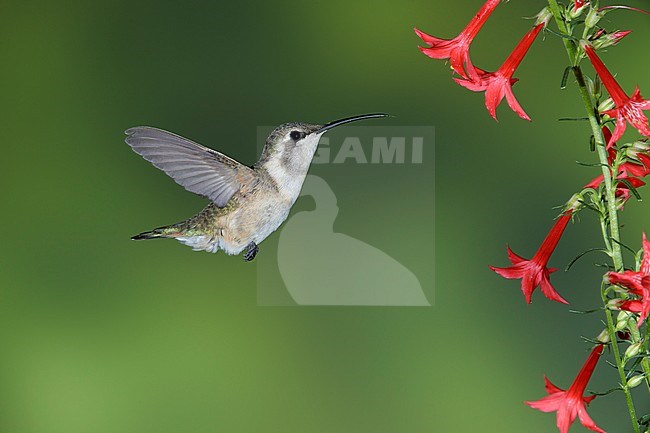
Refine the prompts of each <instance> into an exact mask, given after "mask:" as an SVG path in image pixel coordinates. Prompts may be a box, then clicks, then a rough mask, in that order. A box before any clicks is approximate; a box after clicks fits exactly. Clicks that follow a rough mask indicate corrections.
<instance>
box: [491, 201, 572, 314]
mask: <svg viewBox="0 0 650 433" xmlns="http://www.w3.org/2000/svg"><path fill="white" fill-rule="evenodd" d="M570 219H571V211H566V212H564V213H563V214H562V216H561V217H560V218H558V219H557V221H556V222H555V224H554V225H553V228H552V229H551V231H550V232H549V233H548V235H546V238H545V239H544V241H543V242H542V245H541V246H540V247H539V249H538V250H537V252H536V253H535V255H534V256H533V258H532V259H530V260H526V259H524V258H523V257H520V256H518V255H517V254H515V253H514V252H513V251H512V250H511V249H510V247H506V248H507V249H508V258H509V259H510V262H511V263H512V266H509V267H507V268H496V267H494V266H490V269H492V270H493V271H494V272H496V273H497V274H499V275H501V276H502V277H503V278H508V279H519V278H521V279H522V280H521V291H522V292H523V293H524V297H525V298H526V302H527V303H529V304H530V302H531V296H532V294H533V291H534V290H535V289H536V288H537V286H540V287H541V289H542V293H543V294H544V296H546V297H547V298H548V299H550V300H552V301H557V302H561V303H563V304H568V302H567V301H566V300H565V299H564V298H562V296H560V294H559V293H557V292H556V291H555V289H554V288H553V286H552V285H551V281H550V279H549V275H550V274H552V273H553V272H555V271H557V268H548V267H547V265H548V260H549V258H550V257H551V254H553V251H554V250H555V247H556V246H557V243H558V242H559V241H560V238H561V237H562V233H564V229H566V226H567V224H568V223H569V220H570Z"/></svg>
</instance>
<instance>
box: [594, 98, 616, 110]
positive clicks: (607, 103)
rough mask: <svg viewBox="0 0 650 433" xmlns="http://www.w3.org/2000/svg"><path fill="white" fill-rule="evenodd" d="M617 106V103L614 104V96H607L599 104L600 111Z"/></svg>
mask: <svg viewBox="0 0 650 433" xmlns="http://www.w3.org/2000/svg"><path fill="white" fill-rule="evenodd" d="M615 106H616V104H614V100H613V99H612V98H607V99H605V100H603V101H601V102H600V104H598V111H599V112H601V113H602V112H603V111H607V110H611V109H612V108H614V107H615Z"/></svg>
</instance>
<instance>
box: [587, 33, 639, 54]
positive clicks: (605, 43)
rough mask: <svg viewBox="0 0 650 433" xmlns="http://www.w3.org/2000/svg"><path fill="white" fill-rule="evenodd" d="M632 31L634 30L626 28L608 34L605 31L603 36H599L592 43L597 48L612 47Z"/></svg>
mask: <svg viewBox="0 0 650 433" xmlns="http://www.w3.org/2000/svg"><path fill="white" fill-rule="evenodd" d="M631 32H632V31H631V30H625V31H621V32H614V33H608V34H606V33H603V34H602V36H600V37H598V38H597V39H594V40H593V41H592V43H591V45H592V46H593V47H594V49H596V50H598V49H601V48H607V47H611V46H612V45H616V44H618V43H619V42H620V41H621V39H623V38H624V37H625V36H627V35H629V34H630V33H631Z"/></svg>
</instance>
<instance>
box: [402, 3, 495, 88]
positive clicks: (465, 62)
mask: <svg viewBox="0 0 650 433" xmlns="http://www.w3.org/2000/svg"><path fill="white" fill-rule="evenodd" d="M500 2H501V0H487V1H486V2H485V4H484V5H483V7H481V9H480V10H479V11H478V12H477V13H476V15H475V16H474V18H472V20H471V21H470V22H469V24H467V27H465V28H464V29H463V31H462V32H460V34H459V35H458V36H456V37H455V38H454V39H440V38H436V37H435V36H431V35H428V34H426V33H424V32H422V31H420V30H418V29H417V28H415V29H413V30H415V33H416V34H417V35H418V36H419V37H420V39H422V41H424V43H426V44H427V45H429V46H428V47H418V48H419V49H420V51H422V52H423V53H424V54H426V55H427V56H429V57H431V58H432V59H450V61H451V67H452V68H453V70H454V71H455V72H456V73H457V74H458V75H460V76H462V77H465V78H468V76H469V77H476V72H475V70H474V66H473V65H472V62H471V60H470V59H469V46H470V44H471V43H472V41H473V40H474V37H476V35H477V34H478V32H479V30H481V27H483V24H485V21H487V19H488V17H489V16H490V15H491V14H492V12H493V11H494V9H496V7H497V6H498V5H499V3H500Z"/></svg>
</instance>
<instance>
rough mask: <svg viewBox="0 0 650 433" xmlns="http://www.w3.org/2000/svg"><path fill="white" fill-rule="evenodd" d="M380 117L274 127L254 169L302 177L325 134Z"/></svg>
mask: <svg viewBox="0 0 650 433" xmlns="http://www.w3.org/2000/svg"><path fill="white" fill-rule="evenodd" d="M386 116H388V115H387V114H384V113H373V114H362V115H360V116H353V117H347V118H345V119H339V120H335V121H334V122H329V123H326V124H325V125H315V124H311V123H303V122H291V123H285V124H283V125H280V126H278V127H277V128H275V129H274V130H273V132H271V134H269V136H268V138H267V139H266V143H265V145H264V150H263V151H262V155H261V157H260V160H259V162H258V163H257V164H256V165H257V166H266V167H267V169H269V168H272V167H273V168H276V169H275V170H274V171H280V169H282V170H281V171H283V172H285V173H286V174H287V175H303V176H304V175H306V174H307V170H308V169H309V165H310V164H311V160H312V159H313V157H314V153H316V148H317V147H318V142H319V141H320V138H321V137H322V135H323V134H324V133H325V132H327V131H328V130H330V129H332V128H335V127H337V126H340V125H344V124H346V123H350V122H355V121H358V120H363V119H372V118H376V117H386Z"/></svg>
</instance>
